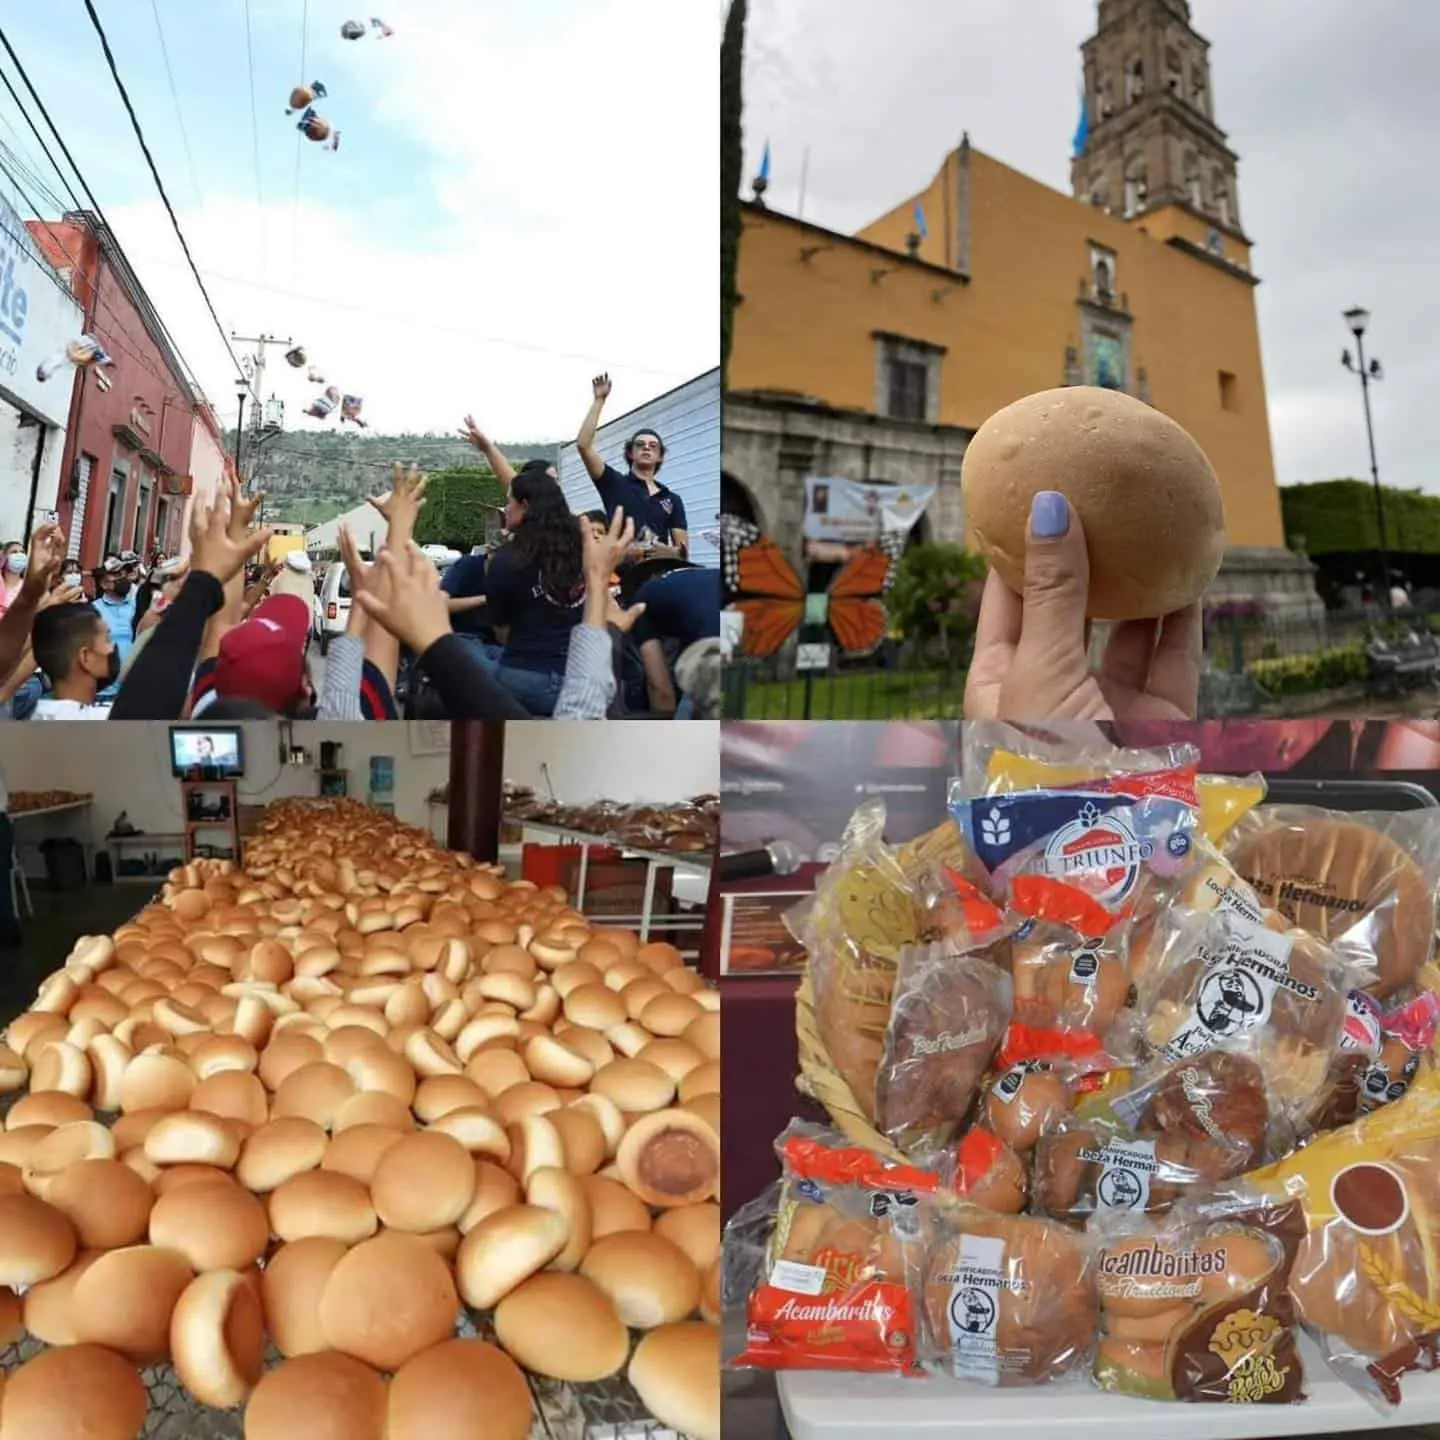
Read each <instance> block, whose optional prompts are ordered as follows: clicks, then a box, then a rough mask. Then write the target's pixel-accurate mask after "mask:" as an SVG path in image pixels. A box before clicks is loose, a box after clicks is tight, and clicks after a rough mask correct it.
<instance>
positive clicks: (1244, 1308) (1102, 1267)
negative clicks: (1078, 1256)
mask: <svg viewBox="0 0 1440 1440" xmlns="http://www.w3.org/2000/svg"><path fill="white" fill-rule="evenodd" d="M1304 1231H1305V1222H1304V1215H1303V1213H1302V1211H1301V1208H1300V1206H1299V1205H1298V1204H1297V1203H1296V1202H1295V1201H1281V1202H1276V1203H1266V1202H1259V1203H1250V1204H1246V1203H1236V1202H1234V1201H1231V1202H1228V1203H1225V1204H1212V1205H1210V1206H1207V1207H1203V1208H1201V1209H1198V1210H1197V1209H1191V1208H1190V1207H1182V1209H1180V1210H1177V1211H1175V1212H1174V1213H1172V1214H1171V1215H1170V1216H1167V1217H1166V1218H1165V1220H1163V1221H1160V1222H1155V1221H1150V1220H1145V1219H1143V1218H1137V1217H1134V1216H1119V1215H1113V1216H1107V1217H1106V1219H1105V1221H1104V1222H1103V1223H1102V1222H1099V1221H1097V1223H1096V1226H1095V1227H1094V1231H1093V1233H1094V1234H1095V1236H1096V1239H1097V1240H1098V1241H1099V1242H1100V1245H1101V1249H1100V1252H1099V1257H1098V1262H1097V1267H1096V1268H1097V1276H1098V1279H1097V1289H1098V1291H1099V1296H1100V1326H1101V1334H1100V1340H1099V1344H1098V1346H1097V1347H1096V1351H1095V1365H1094V1378H1095V1383H1096V1384H1097V1385H1098V1386H1099V1387H1100V1388H1101V1389H1102V1390H1111V1391H1117V1392H1119V1393H1121V1394H1126V1395H1135V1396H1139V1397H1141V1398H1144V1399H1149V1400H1180V1401H1190V1402H1201V1403H1212V1404H1216V1403H1218V1404H1293V1403H1295V1402H1298V1401H1300V1400H1303V1399H1304V1398H1305V1394H1304V1379H1305V1377H1304V1370H1303V1368H1302V1366H1301V1363H1300V1355H1299V1352H1298V1350H1297V1348H1296V1329H1297V1324H1296V1320H1295V1311H1294V1306H1293V1304H1292V1303H1291V1300H1290V1294H1289V1289H1288V1286H1287V1283H1286V1277H1287V1275H1288V1273H1289V1268H1290V1260H1291V1258H1292V1257H1293V1255H1294V1253H1295V1250H1296V1248H1297V1246H1298V1245H1299V1243H1300V1240H1301V1238H1302V1237H1303V1235H1304Z"/></svg>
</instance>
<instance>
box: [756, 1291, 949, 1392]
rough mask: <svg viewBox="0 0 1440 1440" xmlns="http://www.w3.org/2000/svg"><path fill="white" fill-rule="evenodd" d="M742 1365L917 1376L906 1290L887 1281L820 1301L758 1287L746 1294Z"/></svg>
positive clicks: (820, 1297) (829, 1295) (822, 1297)
mask: <svg viewBox="0 0 1440 1440" xmlns="http://www.w3.org/2000/svg"><path fill="white" fill-rule="evenodd" d="M748 1317H749V1322H750V1327H749V1331H748V1333H747V1336H746V1346H745V1353H744V1354H743V1355H742V1356H740V1358H739V1361H738V1362H737V1363H739V1364H740V1365H749V1366H755V1367H758V1368H760V1369H764V1370H867V1371H871V1372H875V1371H880V1372H887V1373H891V1374H902V1375H909V1374H921V1373H923V1372H922V1371H921V1370H920V1369H919V1366H918V1364H917V1362H916V1359H915V1316H914V1308H913V1305H912V1303H911V1299H910V1292H909V1291H908V1290H907V1289H906V1288H905V1286H903V1285H897V1284H895V1283H893V1282H892V1281H887V1280H868V1281H863V1282H861V1283H860V1284H858V1285H855V1286H853V1287H844V1288H839V1289H836V1290H833V1291H827V1293H824V1294H820V1295H804V1294H797V1293H796V1292H795V1291H793V1290H782V1289H780V1288H779V1287H778V1286H775V1285H761V1286H760V1287H759V1288H758V1289H757V1290H755V1292H754V1293H753V1294H752V1295H751V1296H750V1304H749V1308H748Z"/></svg>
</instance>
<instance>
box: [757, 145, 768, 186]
mask: <svg viewBox="0 0 1440 1440" xmlns="http://www.w3.org/2000/svg"><path fill="white" fill-rule="evenodd" d="M759 178H760V179H761V180H769V178H770V142H769V141H768V140H767V141H766V142H765V153H764V154H763V155H762V156H761V157H760V177H759Z"/></svg>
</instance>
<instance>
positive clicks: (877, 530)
mask: <svg viewBox="0 0 1440 1440" xmlns="http://www.w3.org/2000/svg"><path fill="white" fill-rule="evenodd" d="M935 488H936V487H935V486H934V485H890V484H883V483H877V482H874V481H868V480H845V479H841V478H839V477H836V476H815V475H811V476H809V477H808V478H807V479H806V481H805V527H804V532H803V533H804V536H805V538H806V539H807V540H830V541H834V542H837V543H840V544H847V545H864V544H868V543H869V542H871V541H875V540H878V539H879V538H880V537H881V536H882V535H886V534H900V535H908V534H909V533H910V531H911V530H913V529H914V528H915V526H916V525H917V524H918V523H919V520H920V517H921V516H922V515H923V514H924V513H925V509H926V507H927V506H928V505H929V504H930V501H931V499H932V498H933V497H934V494H935Z"/></svg>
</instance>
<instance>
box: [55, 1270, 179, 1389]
mask: <svg viewBox="0 0 1440 1440" xmlns="http://www.w3.org/2000/svg"><path fill="white" fill-rule="evenodd" d="M194 1278H195V1277H194V1272H193V1271H192V1270H191V1268H190V1266H189V1264H188V1263H187V1262H186V1260H185V1258H184V1256H182V1255H180V1254H179V1253H178V1252H177V1251H174V1250H161V1249H159V1248H158V1247H156V1246H154V1245H129V1246H126V1247H125V1248H124V1249H122V1250H107V1251H106V1252H105V1253H104V1254H103V1255H101V1256H99V1257H98V1258H97V1259H96V1261H95V1263H94V1264H93V1265H91V1266H89V1267H88V1268H87V1269H86V1271H85V1273H84V1274H83V1275H81V1276H80V1278H79V1280H77V1281H76V1283H75V1288H74V1290H73V1291H72V1292H71V1294H70V1309H71V1315H72V1324H73V1325H74V1327H75V1333H76V1335H77V1337H78V1338H79V1339H80V1341H81V1342H82V1343H86V1344H95V1345H106V1346H108V1347H109V1348H110V1349H112V1350H115V1351H118V1352H119V1353H120V1354H121V1355H124V1356H125V1357H126V1358H127V1359H129V1360H132V1361H134V1363H135V1364H137V1365H159V1364H161V1363H162V1362H163V1361H165V1360H168V1359H169V1358H170V1317H171V1315H172V1314H173V1313H174V1310H175V1303H176V1301H177V1300H179V1298H180V1296H181V1294H182V1293H183V1292H184V1289H185V1287H186V1286H187V1285H188V1284H189V1283H190V1281H191V1280H193V1279H194Z"/></svg>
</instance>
